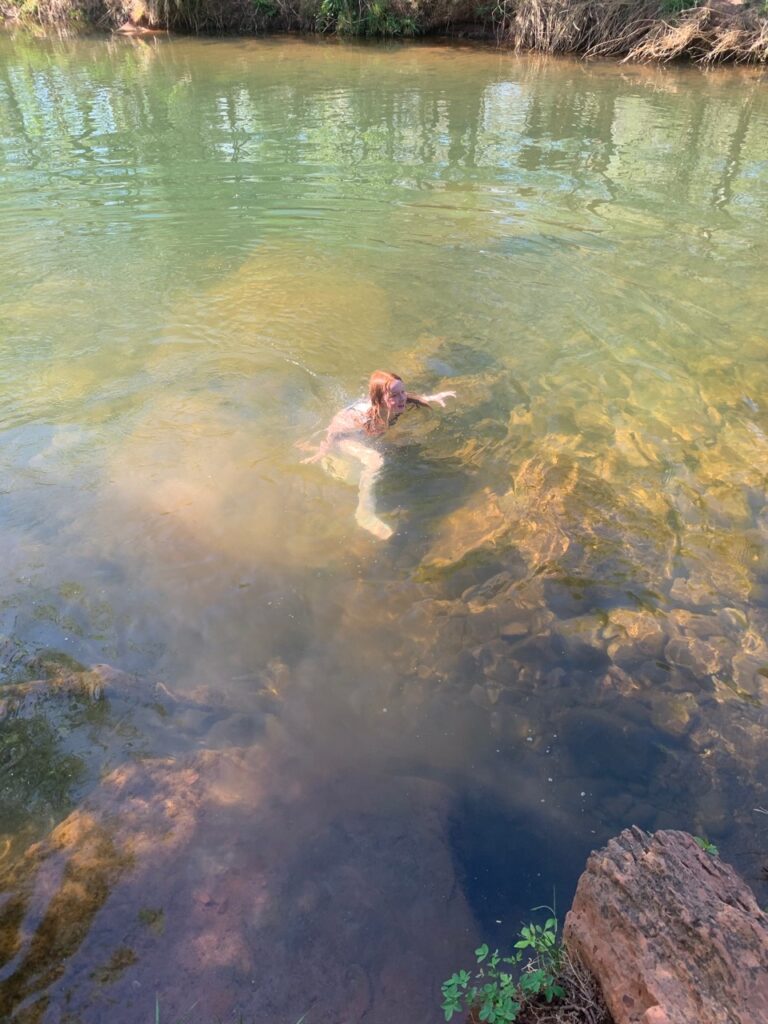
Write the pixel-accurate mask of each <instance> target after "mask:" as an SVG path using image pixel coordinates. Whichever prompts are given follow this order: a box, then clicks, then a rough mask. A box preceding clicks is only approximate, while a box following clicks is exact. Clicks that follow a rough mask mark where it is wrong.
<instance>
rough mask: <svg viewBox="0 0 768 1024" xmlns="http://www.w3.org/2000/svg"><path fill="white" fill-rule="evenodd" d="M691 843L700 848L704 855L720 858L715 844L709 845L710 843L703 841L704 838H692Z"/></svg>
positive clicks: (706, 840)
mask: <svg viewBox="0 0 768 1024" xmlns="http://www.w3.org/2000/svg"><path fill="white" fill-rule="evenodd" d="M693 841H694V843H696V845H697V846H699V847H701V849H702V850H703V851H704V853H708V854H709V855H710V856H712V857H719V856H720V851H719V850H718V848H717V847H716V846H715V844H714V843H710V841H709V840H708V839H705V838H704V836H694V837H693Z"/></svg>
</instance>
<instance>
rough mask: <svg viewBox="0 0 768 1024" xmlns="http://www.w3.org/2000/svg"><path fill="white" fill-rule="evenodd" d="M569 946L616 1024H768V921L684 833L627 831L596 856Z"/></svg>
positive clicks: (582, 884) (728, 872)
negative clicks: (596, 983)
mask: <svg viewBox="0 0 768 1024" xmlns="http://www.w3.org/2000/svg"><path fill="white" fill-rule="evenodd" d="M565 941H566V944H567V945H568V947H569V949H570V950H571V951H572V952H573V953H575V954H576V955H577V956H578V957H579V958H580V959H581V960H583V962H584V964H585V965H586V966H587V967H588V968H589V969H590V970H591V971H592V973H593V974H594V975H595V976H596V978H597V979H598V981H599V983H600V986H601V988H602V990H603V995H604V996H605V1001H606V1003H607V1005H608V1009H609V1010H610V1011H611V1014H612V1015H613V1018H614V1020H615V1022H616V1024H768V918H767V917H766V915H765V914H764V913H763V912H762V911H761V910H760V908H759V907H758V905H757V903H756V902H755V898H754V896H753V895H752V892H751V891H750V890H749V889H748V888H747V886H746V885H745V884H744V883H743V882H742V881H741V879H740V878H739V877H738V876H737V875H736V873H735V871H734V870H733V869H732V868H731V867H729V866H728V865H727V864H724V863H723V862H722V861H720V860H719V859H718V858H716V857H713V856H712V855H711V854H709V853H705V852H704V851H703V850H702V849H700V848H699V846H698V845H697V844H696V842H695V840H694V839H693V838H692V836H690V835H688V834H687V833H685V832H673V831H664V832H656V833H655V834H654V835H652V836H651V835H648V834H647V833H646V832H642V831H641V830H640V829H638V828H632V829H626V830H625V831H624V832H622V833H621V835H619V836H618V837H617V838H616V839H612V840H611V841H610V842H609V843H608V845H607V846H606V847H605V848H604V849H602V850H599V851H598V852H596V853H593V854H592V856H591V857H590V858H589V861H588V862H587V868H586V870H585V872H584V874H583V875H582V876H581V878H580V879H579V884H578V888H577V890H576V898H575V900H574V903H573V907H572V909H571V911H570V913H569V914H568V916H567V918H566V922H565Z"/></svg>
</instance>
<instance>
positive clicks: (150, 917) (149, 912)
mask: <svg viewBox="0 0 768 1024" xmlns="http://www.w3.org/2000/svg"><path fill="white" fill-rule="evenodd" d="M138 918H139V923H140V924H143V925H144V927H145V928H151V929H152V931H153V932H155V934H156V935H162V934H163V932H164V930H165V914H164V912H163V910H162V909H161V908H159V907H142V909H141V910H140V911H139V913H138Z"/></svg>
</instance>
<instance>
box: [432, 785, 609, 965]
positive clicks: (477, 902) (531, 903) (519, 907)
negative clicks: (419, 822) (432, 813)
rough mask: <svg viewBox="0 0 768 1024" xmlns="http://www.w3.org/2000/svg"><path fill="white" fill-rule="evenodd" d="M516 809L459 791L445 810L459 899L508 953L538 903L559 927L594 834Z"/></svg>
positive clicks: (489, 796) (486, 794)
mask: <svg viewBox="0 0 768 1024" xmlns="http://www.w3.org/2000/svg"><path fill="white" fill-rule="evenodd" d="M585 832H586V830H584V831H582V832H578V831H576V830H575V829H573V828H565V827H564V826H563V825H562V824H560V823H558V822H556V821H552V820H549V819H548V818H547V817H544V816H537V815H536V814H535V813H533V812H531V810H530V808H528V809H522V808H521V809H520V810H519V811H517V812H515V811H514V810H512V809H510V808H509V807H508V806H506V805H505V802H504V801H503V799H500V798H499V794H498V793H494V792H493V791H491V790H483V789H480V788H473V789H465V791H464V792H463V793H462V794H461V796H460V797H459V798H458V799H457V800H456V802H455V804H454V805H453V807H452V809H451V820H450V833H449V834H450V843H451V849H452V852H453V857H454V862H455V864H456V870H457V875H458V877H459V879H460V882H461V885H462V888H463V891H464V894H465V896H466V898H467V900H468V902H469V905H470V907H471V908H472V912H473V913H474V915H475V917H476V918H477V921H478V930H479V932H480V934H481V935H482V936H483V940H484V941H486V942H488V943H489V945H490V946H491V947H492V948H493V947H498V948H499V949H502V950H504V949H505V950H507V951H509V950H510V949H511V946H512V943H513V942H514V941H515V940H516V938H517V931H518V930H519V927H520V926H521V925H522V924H523V923H527V922H528V921H530V920H531V919H532V918H535V917H536V916H537V915H536V914H535V913H533V911H534V908H536V907H540V906H542V905H545V906H551V907H553V908H554V909H555V911H556V913H557V915H558V918H559V921H560V924H561V926H562V923H563V919H564V917H565V912H566V911H567V909H568V906H569V902H570V898H571V896H572V894H573V892H574V890H575V888H576V882H577V880H578V876H579V874H580V873H581V868H580V867H578V865H579V864H582V865H583V863H584V861H585V860H586V858H587V856H588V855H589V852H590V850H592V849H593V848H594V845H595V836H594V835H586V834H584V833H585Z"/></svg>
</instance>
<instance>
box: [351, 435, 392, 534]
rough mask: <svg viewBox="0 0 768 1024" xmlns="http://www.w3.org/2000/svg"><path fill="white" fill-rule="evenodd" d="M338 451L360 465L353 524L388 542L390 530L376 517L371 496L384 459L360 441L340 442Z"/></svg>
mask: <svg viewBox="0 0 768 1024" xmlns="http://www.w3.org/2000/svg"><path fill="white" fill-rule="evenodd" d="M339 449H340V450H341V451H343V452H344V453H345V454H346V455H351V456H352V457H353V458H355V459H357V460H358V461H359V462H360V463H361V465H362V472H361V473H360V483H359V485H358V498H357V511H356V512H355V522H356V523H357V525H358V526H361V527H362V528H363V529H364V530H367V531H368V532H369V533H372V534H373V535H374V537H378V538H379V540H389V538H390V537H391V536H392V530H391V529H390V527H389V526H387V524H386V523H385V522H382V520H381V519H379V517H378V516H377V515H376V504H375V500H374V496H373V486H374V484H375V483H376V477H377V476H378V475H379V470H380V469H381V467H382V466H383V464H384V459H383V458H382V457H381V455H380V454H379V453H378V452H377V451H374V449H373V448H369V447H368V446H367V445H365V444H362V443H361V442H360V441H342V442H341V443H340V444H339Z"/></svg>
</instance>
